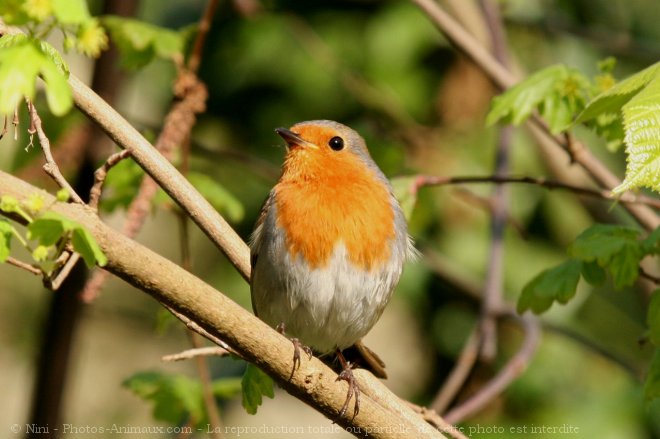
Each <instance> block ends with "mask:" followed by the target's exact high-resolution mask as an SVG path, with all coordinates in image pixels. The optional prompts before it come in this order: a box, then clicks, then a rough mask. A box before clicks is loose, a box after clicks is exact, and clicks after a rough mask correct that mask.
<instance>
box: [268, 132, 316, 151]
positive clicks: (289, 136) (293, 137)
mask: <svg viewBox="0 0 660 439" xmlns="http://www.w3.org/2000/svg"><path fill="white" fill-rule="evenodd" d="M275 132H276V133H277V134H279V135H280V137H282V138H283V139H284V141H285V142H286V144H287V149H288V148H292V147H294V146H300V147H302V148H312V149H319V147H318V146H316V145H314V144H313V143H312V142H308V141H307V140H305V139H303V138H302V137H300V136H299V135H298V134H296V133H294V132H293V131H291V130H287V129H286V128H276V129H275Z"/></svg>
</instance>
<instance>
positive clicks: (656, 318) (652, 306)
mask: <svg viewBox="0 0 660 439" xmlns="http://www.w3.org/2000/svg"><path fill="white" fill-rule="evenodd" d="M646 323H647V324H648V325H649V338H650V339H651V343H653V344H654V345H655V346H656V347H658V348H660V290H656V291H655V292H654V293H653V295H652V296H651V301H650V302H649V309H648V314H647V315H646Z"/></svg>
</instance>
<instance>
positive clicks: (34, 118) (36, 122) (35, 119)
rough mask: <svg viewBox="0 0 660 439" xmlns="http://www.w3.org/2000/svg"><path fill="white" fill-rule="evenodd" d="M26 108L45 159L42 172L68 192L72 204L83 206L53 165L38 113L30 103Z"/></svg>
mask: <svg viewBox="0 0 660 439" xmlns="http://www.w3.org/2000/svg"><path fill="white" fill-rule="evenodd" d="M27 107H28V112H29V114H30V124H31V126H34V129H35V130H36V133H37V136H38V137H39V143H40V144H41V149H42V151H43V153H44V157H45V158H46V164H45V165H44V167H43V168H44V171H45V172H46V174H48V175H50V177H51V178H52V179H53V180H55V182H56V183H57V184H58V185H59V186H60V187H61V188H63V189H66V190H67V192H69V195H70V196H71V199H72V200H73V201H74V202H76V203H79V204H85V202H84V201H83V200H82V198H80V196H79V195H78V194H77V193H76V191H75V190H73V187H72V186H71V185H70V184H69V182H68V181H66V179H65V178H64V176H63V175H62V173H61V172H60V169H59V168H58V167H57V163H55V160H54V159H53V154H52V153H51V150H50V140H48V136H46V133H45V132H44V129H43V126H42V125H41V118H40V117H39V113H37V109H36V107H35V106H34V104H33V103H32V102H31V101H27Z"/></svg>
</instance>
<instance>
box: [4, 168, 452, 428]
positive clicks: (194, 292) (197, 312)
mask: <svg viewBox="0 0 660 439" xmlns="http://www.w3.org/2000/svg"><path fill="white" fill-rule="evenodd" d="M0 192H1V193H3V194H7V195H11V196H14V197H15V198H17V199H18V200H20V201H23V200H26V199H27V197H29V196H30V195H31V194H35V193H39V194H40V195H41V196H42V197H44V199H45V200H46V204H47V205H50V204H51V203H53V211H55V212H57V213H59V214H61V215H63V216H65V217H66V218H69V219H71V220H74V221H77V222H78V223H80V224H81V225H83V226H84V227H85V228H86V229H87V230H89V231H90V232H91V233H92V235H93V236H94V238H95V239H96V240H97V241H98V243H99V245H100V246H101V249H102V250H103V252H104V253H105V254H106V256H107V258H108V265H107V266H106V267H105V268H106V270H108V271H109V272H111V273H113V274H115V275H116V276H118V277H120V278H122V279H123V280H125V281H126V282H128V283H129V284H131V285H133V286H135V287H136V288H138V289H139V290H142V291H144V292H146V293H148V294H150V295H151V296H153V297H154V298H155V299H156V300H158V301H159V302H161V303H162V304H164V305H165V306H167V307H169V308H171V309H172V310H174V311H176V312H177V313H180V314H182V315H183V316H185V317H187V318H189V319H191V320H192V321H194V322H195V323H196V324H197V325H199V326H201V327H202V328H203V329H204V330H205V331H207V332H208V333H210V334H211V335H212V336H215V337H218V338H219V339H221V340H223V341H225V342H226V343H227V344H228V345H229V346H230V347H231V348H232V349H234V350H235V351H236V352H237V353H238V354H239V355H240V356H241V357H242V358H245V359H246V360H247V361H250V362H253V363H255V364H256V365H257V366H259V367H260V368H262V369H263V370H264V371H265V372H266V373H268V374H269V375H270V376H272V377H273V378H275V379H276V380H278V381H279V382H280V384H281V385H282V387H283V388H284V389H285V390H286V391H287V392H289V393H291V394H292V395H294V396H296V397H297V398H299V399H300V400H302V401H304V402H306V403H307V404H309V405H311V406H312V407H314V408H315V409H316V410H318V411H320V412H321V413H323V414H324V415H325V416H327V417H328V418H330V419H332V420H334V421H336V422H337V423H338V424H339V425H342V426H343V427H345V428H347V429H349V431H350V432H351V433H354V434H355V435H356V436H364V435H365V432H370V435H371V436H373V437H378V438H408V437H409V438H416V437H442V435H441V434H440V433H439V432H437V431H435V430H429V425H428V424H426V423H425V422H424V420H423V419H422V418H421V417H420V416H419V415H417V414H416V413H414V412H413V411H412V410H409V412H403V413H402V412H401V411H400V409H397V410H394V409H392V408H391V407H394V406H400V404H399V403H398V398H397V396H396V395H394V394H392V393H391V392H389V391H387V390H386V389H383V390H382V393H381V394H380V395H378V398H376V399H373V398H371V397H370V396H369V394H368V393H366V392H365V394H364V395H363V398H362V400H361V407H360V413H359V414H358V416H357V417H355V418H354V419H351V417H350V416H345V417H342V418H339V419H338V418H337V413H338V412H339V409H340V408H341V406H342V405H343V403H344V400H345V397H346V388H345V387H344V384H343V383H338V382H336V381H335V379H336V377H337V374H336V373H334V372H333V371H332V370H331V369H330V368H329V367H327V366H326V365H325V364H324V363H323V362H321V361H320V360H318V359H316V358H313V359H312V360H307V359H303V361H302V364H301V365H300V368H299V369H297V370H296V373H295V374H293V377H291V379H290V380H289V377H290V376H291V368H292V366H293V364H292V356H293V355H292V354H293V352H292V347H291V342H290V341H289V340H287V339H286V338H285V337H283V336H281V335H280V334H278V333H277V332H276V331H275V330H273V329H272V328H270V327H269V326H268V325H266V324H265V323H264V322H262V321H261V320H259V319H258V318H257V317H255V316H254V315H252V314H250V313H249V312H248V311H246V310H245V309H243V308H242V307H240V306H239V305H237V304H236V303H235V302H233V301H232V300H230V299H229V298H227V297H226V296H224V295H223V294H222V293H220V292H219V291H217V290H216V289H214V288H213V287H211V286H210V285H208V284H206V283H205V282H203V281H202V280H200V279H199V278H197V277H195V276H194V275H192V274H191V273H189V272H187V271H186V270H184V269H183V268H181V267H179V266H178V265H176V264H175V263H173V262H171V261H169V260H167V259H165V258H163V257H162V256H160V255H158V254H156V253H154V252H152V251H151V250H149V249H147V248H146V247H143V246H142V245H140V244H138V243H136V242H135V241H133V240H131V239H129V238H127V237H125V236H123V235H122V234H121V233H119V232H117V231H115V230H112V229H111V228H109V227H108V226H106V225H105V224H104V223H103V222H102V221H101V220H100V219H99V218H98V217H97V216H96V214H95V212H94V211H93V209H91V208H89V207H86V206H82V205H76V204H64V203H58V202H56V201H55V199H54V197H53V196H52V195H50V194H48V193H46V192H43V191H41V190H40V189H37V188H36V187H34V186H31V185H30V184H28V183H26V182H24V181H22V180H19V179H17V178H15V177H13V176H12V175H9V174H7V173H4V172H0ZM361 376H363V377H365V374H361ZM374 381H377V380H376V379H375V378H374ZM366 384H367V385H366V386H365V387H368V384H369V383H366ZM361 386H362V384H361ZM374 398H375V397H374Z"/></svg>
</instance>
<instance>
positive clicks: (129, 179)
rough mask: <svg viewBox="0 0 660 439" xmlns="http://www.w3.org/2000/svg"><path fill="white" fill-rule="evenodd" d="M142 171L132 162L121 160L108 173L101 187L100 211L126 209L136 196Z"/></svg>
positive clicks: (142, 174)
mask: <svg viewBox="0 0 660 439" xmlns="http://www.w3.org/2000/svg"><path fill="white" fill-rule="evenodd" d="M143 177H144V171H143V170H142V168H140V166H139V165H138V164H137V163H136V162H135V161H134V160H122V161H121V162H119V163H117V164H116V165H115V166H114V167H113V168H112V169H111V170H110V172H108V175H107V176H106V179H105V184H104V185H103V197H101V209H102V210H104V211H105V212H112V211H114V210H115V209H117V208H118V207H127V206H128V205H129V204H130V203H131V201H133V198H134V197H135V195H136V194H137V190H138V187H139V185H140V181H141V180H142V178H143Z"/></svg>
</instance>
